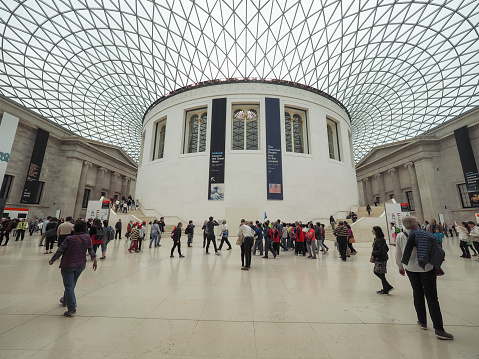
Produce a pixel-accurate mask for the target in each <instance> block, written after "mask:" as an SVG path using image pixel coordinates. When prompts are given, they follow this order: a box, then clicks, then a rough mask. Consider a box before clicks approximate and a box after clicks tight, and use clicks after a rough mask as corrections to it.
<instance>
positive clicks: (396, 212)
mask: <svg viewBox="0 0 479 359" xmlns="http://www.w3.org/2000/svg"><path fill="white" fill-rule="evenodd" d="M384 209H385V211H386V219H387V226H388V234H389V244H393V245H396V236H397V234H398V233H399V232H402V231H403V225H402V219H403V218H404V217H408V216H409V205H408V204H407V203H385V204H384Z"/></svg>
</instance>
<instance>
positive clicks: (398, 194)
mask: <svg viewBox="0 0 479 359" xmlns="http://www.w3.org/2000/svg"><path fill="white" fill-rule="evenodd" d="M388 173H389V174H390V175H391V180H392V183H393V189H394V199H395V200H396V202H397V203H402V202H403V198H402V189H401V181H400V180H399V171H398V169H397V168H391V169H389V170H388Z"/></svg>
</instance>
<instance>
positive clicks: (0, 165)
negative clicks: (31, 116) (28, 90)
mask: <svg viewBox="0 0 479 359" xmlns="http://www.w3.org/2000/svg"><path fill="white" fill-rule="evenodd" d="M17 127H18V118H17V117H15V116H12V115H10V114H9V113H6V112H4V113H3V116H2V117H0V186H1V184H2V183H3V178H4V177H5V171H6V170H7V166H8V161H9V160H10V152H11V151H12V146H13V141H14V139H15V134H16V133H17ZM5 203H6V200H4V201H1V198H0V213H3V208H4V207H5Z"/></svg>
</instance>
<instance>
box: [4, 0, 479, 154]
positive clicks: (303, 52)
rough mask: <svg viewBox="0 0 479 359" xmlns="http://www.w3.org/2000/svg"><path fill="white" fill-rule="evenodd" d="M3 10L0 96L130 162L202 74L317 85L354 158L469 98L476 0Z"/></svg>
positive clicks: (89, 0)
mask: <svg viewBox="0 0 479 359" xmlns="http://www.w3.org/2000/svg"><path fill="white" fill-rule="evenodd" d="M0 18H1V19H2V20H1V21H0V34H1V35H0V36H1V39H0V41H1V46H0V56H1V63H0V94H1V95H3V96H5V97H7V98H10V99H12V100H14V101H17V102H19V103H21V104H23V105H24V106H26V107H28V108H29V109H31V110H34V111H36V112H38V113H39V114H41V115H43V116H45V117H47V118H50V119H52V120H53V121H56V122H57V123H58V124H60V125H62V126H64V127H66V128H68V129H70V130H73V131H77V132H80V134H81V135H82V136H85V137H88V138H95V139H101V140H103V141H106V142H110V143H112V144H116V145H119V146H122V147H123V148H124V149H125V151H126V152H127V153H129V154H130V155H131V156H132V158H134V159H135V160H136V159H138V156H139V145H140V140H141V121H142V117H143V114H144V112H145V110H146V109H147V108H148V106H149V105H150V104H151V103H153V102H154V101H155V100H156V99H158V98H159V97H161V96H163V95H165V94H167V93H169V92H170V91H172V90H175V89H178V88H180V87H183V86H186V85H190V84H194V83H197V82H201V81H205V80H212V79H224V78H234V77H239V78H248V77H257V78H261V79H271V78H276V79H283V80H291V81H294V82H300V83H304V84H306V85H310V86H313V87H316V88H319V89H320V90H322V91H324V92H326V93H328V94H330V95H332V96H333V97H335V98H337V99H338V100H339V101H341V102H342V103H343V104H344V105H345V106H346V107H347V108H348V110H349V112H350V114H351V117H352V132H353V133H352V136H353V145H354V154H355V159H356V160H359V159H361V158H362V157H363V156H364V155H365V154H366V153H367V152H368V151H369V150H370V149H371V148H372V147H373V146H376V145H381V144H384V143H387V142H392V141H397V140H402V139H405V138H408V137H410V136H414V135H416V134H418V133H420V132H422V131H424V130H427V129H430V128H431V127H433V126H435V125H438V124H440V123H442V122H444V121H447V120H448V119H450V118H451V117H452V116H457V115H459V114H461V113H462V112H464V111H467V110H469V109H470V108H473V107H476V106H479V87H478V86H479V85H478V84H479V33H478V28H479V1H462V0H451V1H444V0H431V1H428V2H417V1H412V0H411V1H402V2H400V3H398V2H397V1H395V0H383V1H367V0H366V1H355V0H347V1H345V0H322V1H318V0H301V1H300V0H288V1H277V0H265V1H261V2H259V1H257V0H237V1H234V2H231V1H227V0H202V1H173V0H165V1H160V2H154V1H146V0H141V1H140V0H139V1H137V2H132V1H128V0H102V1H101V2H99V1H95V0H81V1H80V0H70V1H68V2H66V1H61V0H51V1H43V0H25V1H21V2H20V1H12V0H0ZM105 133H107V136H105Z"/></svg>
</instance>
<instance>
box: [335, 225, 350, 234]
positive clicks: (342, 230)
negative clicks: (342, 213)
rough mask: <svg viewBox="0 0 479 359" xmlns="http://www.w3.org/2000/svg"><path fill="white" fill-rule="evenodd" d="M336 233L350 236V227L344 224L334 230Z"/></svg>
mask: <svg viewBox="0 0 479 359" xmlns="http://www.w3.org/2000/svg"><path fill="white" fill-rule="evenodd" d="M334 235H335V236H336V237H348V236H349V230H348V227H346V226H342V227H338V228H336V229H335V230H334Z"/></svg>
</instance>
